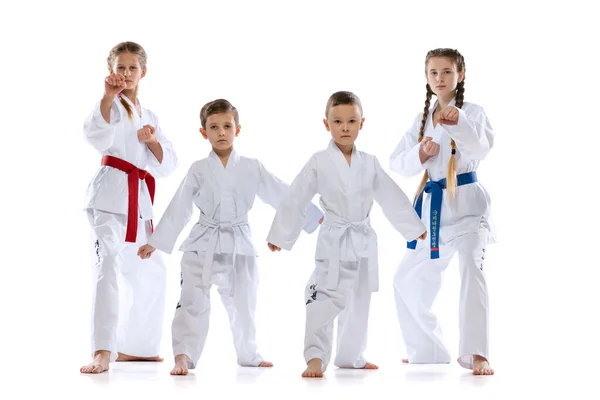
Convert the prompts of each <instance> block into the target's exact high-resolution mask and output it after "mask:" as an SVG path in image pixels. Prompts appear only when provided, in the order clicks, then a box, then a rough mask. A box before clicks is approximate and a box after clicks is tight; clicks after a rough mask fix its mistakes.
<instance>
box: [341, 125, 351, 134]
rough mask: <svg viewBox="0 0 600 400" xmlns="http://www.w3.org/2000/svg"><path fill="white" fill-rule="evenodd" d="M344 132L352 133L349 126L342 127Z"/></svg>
mask: <svg viewBox="0 0 600 400" xmlns="http://www.w3.org/2000/svg"><path fill="white" fill-rule="evenodd" d="M342 131H344V132H348V131H350V126H349V125H348V124H344V125H342Z"/></svg>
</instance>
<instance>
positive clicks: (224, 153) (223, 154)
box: [213, 146, 233, 167]
mask: <svg viewBox="0 0 600 400" xmlns="http://www.w3.org/2000/svg"><path fill="white" fill-rule="evenodd" d="M213 151H214V152H215V154H216V155H217V157H219V160H221V163H222V164H223V166H224V167H226V166H227V161H229V156H230V155H231V152H232V151H233V146H231V147H229V148H228V149H225V150H218V149H215V148H214V147H213Z"/></svg>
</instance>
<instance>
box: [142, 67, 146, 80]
mask: <svg viewBox="0 0 600 400" xmlns="http://www.w3.org/2000/svg"><path fill="white" fill-rule="evenodd" d="M145 76H146V67H144V68H142V78H143V77H145Z"/></svg>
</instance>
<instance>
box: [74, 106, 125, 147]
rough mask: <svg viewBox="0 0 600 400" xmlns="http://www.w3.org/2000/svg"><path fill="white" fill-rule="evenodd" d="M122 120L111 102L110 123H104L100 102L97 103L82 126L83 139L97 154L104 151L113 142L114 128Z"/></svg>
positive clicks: (116, 107) (117, 108) (117, 109)
mask: <svg viewBox="0 0 600 400" xmlns="http://www.w3.org/2000/svg"><path fill="white" fill-rule="evenodd" d="M122 118H123V116H122V115H121V112H120V111H119V107H118V106H117V104H116V101H113V103H112V106H111V107H110V122H106V121H105V120H104V117H102V113H101V112H100V102H98V104H96V107H95V108H94V110H93V111H92V112H91V113H90V115H89V116H88V117H87V119H86V120H85V122H84V124H83V134H84V136H85V139H86V140H87V142H88V143H89V144H91V145H92V146H93V147H94V148H95V149H96V150H98V151H99V152H104V151H106V150H107V149H108V148H110V147H111V146H112V144H113V141H114V140H115V133H116V127H117V126H118V125H119V123H121V119H122Z"/></svg>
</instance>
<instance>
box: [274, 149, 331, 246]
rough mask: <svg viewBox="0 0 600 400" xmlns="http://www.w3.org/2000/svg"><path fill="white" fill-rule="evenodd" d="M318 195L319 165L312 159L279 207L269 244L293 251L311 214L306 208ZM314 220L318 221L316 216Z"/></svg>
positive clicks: (297, 177) (295, 180)
mask: <svg viewBox="0 0 600 400" xmlns="http://www.w3.org/2000/svg"><path fill="white" fill-rule="evenodd" d="M316 193H317V164H316V160H315V158H314V157H312V158H311V159H310V160H309V161H308V163H306V165H305V166H304V168H303V169H302V171H300V173H299V174H298V176H296V178H295V179H294V181H293V182H292V184H291V185H290V187H289V189H288V190H287V192H286V193H285V195H284V196H283V198H282V200H281V202H280V204H279V207H277V212H276V213H275V218H274V219H273V223H272V224H271V230H270V231H269V234H268V236H267V242H269V243H272V244H274V245H276V246H278V247H281V248H282V249H285V250H291V249H292V247H293V246H294V243H296V240H297V239H298V236H299V235H300V232H301V230H302V227H303V226H305V225H306V220H307V218H309V217H310V214H311V213H310V212H309V213H307V212H306V210H307V207H306V206H307V204H308V203H309V202H310V200H311V199H312V198H313V197H314V196H315V194H316ZM315 213H316V212H315ZM319 213H320V211H319ZM321 215H322V214H321ZM313 218H315V219H316V216H315V217H313ZM319 218H320V216H319Z"/></svg>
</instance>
